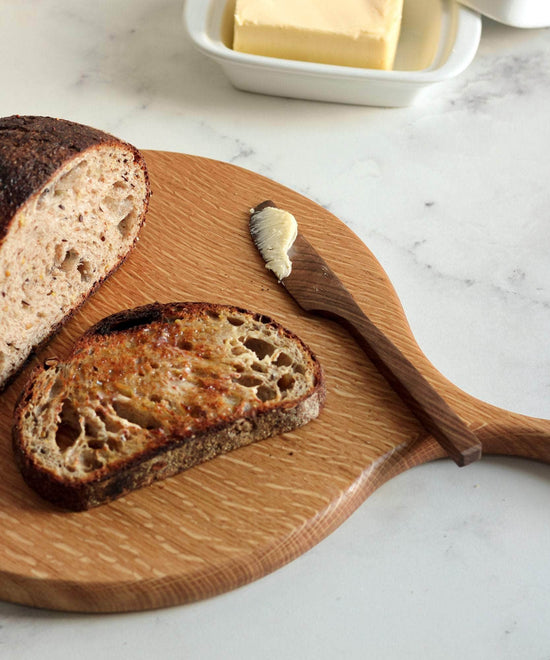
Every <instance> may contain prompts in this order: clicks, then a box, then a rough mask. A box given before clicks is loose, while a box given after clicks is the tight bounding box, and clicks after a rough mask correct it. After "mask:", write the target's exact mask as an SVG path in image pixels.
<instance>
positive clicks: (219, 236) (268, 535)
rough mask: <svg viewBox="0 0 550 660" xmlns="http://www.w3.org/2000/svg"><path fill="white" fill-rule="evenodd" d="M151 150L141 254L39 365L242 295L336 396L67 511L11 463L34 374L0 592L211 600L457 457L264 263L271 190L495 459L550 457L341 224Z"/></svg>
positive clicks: (73, 598)
mask: <svg viewBox="0 0 550 660" xmlns="http://www.w3.org/2000/svg"><path fill="white" fill-rule="evenodd" d="M145 157H146V160H147V163H148V165H149V168H150V173H151V180H152V187H153V197H152V201H151V208H150V212H149V215H148V220H147V224H146V226H145V229H144V231H143V234H142V238H141V240H140V242H139V244H138V246H137V248H136V250H135V251H134V253H133V254H132V256H131V257H130V258H129V260H128V261H127V262H126V264H125V265H124V266H123V267H122V268H121V269H120V270H119V271H118V272H117V273H116V274H115V275H114V276H113V277H112V278H111V279H110V280H109V281H108V282H107V283H106V284H105V285H104V286H103V287H102V288H101V289H100V290H99V291H98V292H97V293H96V294H95V296H94V297H93V298H92V299H90V301H88V303H86V305H85V306H84V307H83V308H82V309H81V310H80V312H79V313H78V314H77V315H76V316H75V317H74V318H73V320H72V321H71V322H70V323H69V324H68V325H67V326H66V327H65V328H64V329H63V330H62V331H61V332H60V333H59V334H58V335H57V337H55V339H54V340H53V341H52V342H50V344H49V345H48V346H47V347H46V348H45V350H43V351H42V353H41V354H40V355H39V356H38V357H37V358H36V359H40V360H42V359H45V358H47V357H49V356H52V355H57V356H63V355H65V354H66V353H67V352H68V351H69V347H70V345H71V344H72V342H73V340H74V339H75V338H76V337H77V336H78V335H79V334H80V333H81V332H83V331H84V330H85V329H86V328H87V327H88V326H89V325H90V324H92V323H94V322H96V321H98V320H99V319H100V318H102V317H104V316H106V315H107V314H110V313H112V312H115V311H118V310H121V309H124V308H129V307H134V306H136V305H140V304H145V303H148V302H152V301H155V300H158V301H160V302H170V301H180V300H187V301H211V302H220V303H230V304H237V305H241V306H243V307H247V308H249V309H252V310H254V311H259V312H263V313H266V314H269V315H271V316H273V317H274V318H275V319H277V320H278V321H280V322H281V323H283V324H284V325H286V326H287V327H289V328H290V329H292V330H293V331H295V332H296V333H298V334H299V335H300V336H301V337H302V339H304V340H305V341H306V342H307V343H308V344H309V345H310V346H311V347H312V348H313V349H314V351H315V352H316V353H317V355H318V357H319V359H320V361H321V362H322V364H323V366H324V369H325V372H326V378H327V391H328V395H327V403H326V407H325V409H324V411H323V413H322V414H321V416H320V418H319V419H318V420H316V421H315V422H313V423H310V424H309V425H307V426H306V427H304V428H302V429H300V430H299V431H296V432H294V433H289V434H285V435H282V436H278V437H275V438H272V439H269V440H266V441H263V442H261V443H257V444H255V445H253V446H250V447H246V448H243V449H240V450H237V451H235V452H233V453H231V454H227V455H225V456H221V457H218V458H216V459H215V460H213V461H211V462H209V463H206V464H204V465H201V466H198V467H195V468H192V469H191V470H189V471H187V472H184V473H182V474H180V475H179V476H177V477H174V478H172V479H169V480H167V481H165V482H162V483H159V484H155V485H153V486H151V487H149V488H146V489H143V490H141V491H137V492H135V493H132V494H130V495H128V496H127V497H125V498H123V499H122V500H119V501H117V502H114V503H112V504H109V505H105V506H103V507H99V508H97V509H93V510H91V511H87V512H83V513H67V512H64V511H61V510H58V509H55V508H54V507H53V506H51V505H50V504H48V503H46V502H43V501H42V500H40V499H39V498H38V496H36V495H35V494H34V493H33V492H32V491H30V490H29V489H28V488H27V487H26V486H25V484H24V483H23V481H22V479H21V477H20V475H19V473H18V472H17V469H16V468H15V465H14V462H13V457H12V451H11V416H12V410H13V405H14V402H15V399H16V397H17V395H18V393H19V392H20V390H21V388H22V384H23V380H24V378H25V376H26V373H27V372H28V370H27V372H25V373H23V374H22V375H21V377H20V378H19V379H18V380H17V381H15V382H14V383H13V384H12V385H11V386H10V387H9V388H8V390H7V391H6V392H5V393H4V394H3V395H2V397H1V403H0V411H1V412H0V452H1V456H0V459H1V462H0V471H1V472H0V476H1V478H0V537H1V538H2V543H1V545H0V598H2V599H4V600H9V601H13V602H17V603H23V604H27V605H33V606H37V607H46V608H52V609H59V610H67V611H81V612H117V611H118V612H120V611H131V610H144V609H153V608H158V607H165V606H169V605H175V604H181V603H185V602H189V601H193V600H196V599H201V598H205V597H208V596H213V595H215V594H219V593H221V592H224V591H227V590H229V589H232V588H235V587H237V586H240V585H242V584H245V583H247V582H249V581H252V580H255V579H257V578H259V577H261V576H263V575H265V574H267V573H269V572H270V571H273V570H275V569H277V568H278V567H280V566H282V565H283V564H285V563H286V562H288V561H290V560H292V559H293V558H295V557H297V556H298V555H300V554H301V553H303V552H305V551H306V550H308V549H309V548H310V547H311V546H313V545H314V544H315V543H317V542H319V541H320V540H321V539H323V538H324V537H326V536H327V535H328V534H330V533H331V532H332V531H333V530H334V529H335V528H336V527H337V526H338V525H339V524H341V523H342V522H343V521H344V520H345V519H346V518H347V517H348V516H349V515H350V514H352V513H353V511H354V510H355V509H356V508H357V507H358V506H359V505H360V504H361V503H362V502H364V500H365V499H366V498H367V497H368V495H369V494H370V493H372V492H373V491H374V490H375V489H376V488H378V487H379V486H380V485H381V484H382V483H384V482H385V481H386V480H387V479H389V478H391V477H392V476H394V475H396V474H398V473H400V472H402V471H403V470H406V469H407V468H409V467H412V466H414V465H418V464H420V463H423V462H426V461H429V460H433V459H436V458H442V457H443V456H444V451H443V450H442V449H441V447H440V446H439V445H438V444H437V443H436V442H435V440H434V439H433V438H431V437H430V436H429V435H428V434H427V433H426V432H425V431H424V430H423V428H422V427H421V426H420V425H419V423H418V422H417V421H416V419H415V418H414V417H413V416H412V414H411V413H410V412H409V410H408V408H407V407H406V406H405V405H404V404H403V403H402V402H401V400H400V399H399V398H398V397H397V395H396V394H395V393H394V392H393V390H392V389H391V388H390V387H389V386H388V384H387V382H386V381H385V380H384V378H382V377H381V376H380V374H379V373H378V372H377V370H376V369H375V368H374V367H373V366H372V364H371V363H370V362H369V360H368V359H367V358H366V357H365V355H364V354H363V353H362V352H361V351H359V350H358V349H357V346H356V344H355V342H354V340H353V339H352V338H351V337H350V336H349V335H348V334H347V333H346V331H345V330H344V329H343V328H341V327H339V326H338V325H337V324H336V323H334V322H332V321H329V320H326V319H321V318H318V317H314V316H311V315H308V314H307V313H305V312H303V311H302V310H300V308H299V307H298V306H297V305H296V303H295V302H294V301H293V300H292V299H291V298H290V296H289V295H288V293H286V292H285V290H284V289H283V287H281V286H279V285H277V283H276V282H275V281H274V280H273V278H272V276H271V274H270V273H269V272H268V271H267V270H266V269H265V267H264V264H263V262H262V259H261V257H260V256H259V254H258V253H257V252H256V250H255V248H254V246H253V244H252V242H251V240H250V236H249V234H248V211H249V209H250V208H251V207H252V206H254V205H255V204H257V203H258V201H259V200H262V199H273V200H274V201H275V202H276V203H277V204H278V205H280V206H282V207H283V208H285V209H287V210H289V211H291V212H293V213H294V214H295V215H296V217H297V218H298V220H299V225H300V230H301V232H302V233H303V234H304V235H305V236H306V237H307V238H308V240H309V241H310V242H311V243H312V244H313V245H314V247H315V248H316V249H317V250H318V251H319V253H320V254H321V255H322V256H323V257H324V258H325V259H326V261H327V262H328V263H329V265H331V267H332V268H333V269H334V271H335V272H336V273H337V275H338V277H339V278H340V279H341V280H342V282H343V283H344V284H345V286H346V287H347V288H348V289H349V290H350V292H351V293H352V294H353V296H354V297H355V299H356V300H357V302H358V303H359V305H360V306H361V308H362V309H364V311H365V312H366V313H367V314H368V316H369V317H370V318H371V319H372V320H373V322H375V323H376V324H377V325H378V326H379V327H380V329H381V330H382V331H383V332H385V333H386V334H387V335H388V336H389V337H390V338H391V339H392V340H393V341H394V342H395V344H396V345H397V346H398V347H399V348H400V349H401V351H403V353H404V354H405V355H406V356H407V357H408V358H409V359H410V360H411V361H412V362H413V363H414V364H415V366H416V367H417V368H418V369H420V370H421V372H422V373H423V374H424V375H425V376H426V377H427V378H428V379H429V381H430V382H431V383H432V385H433V386H434V387H436V388H437V390H438V392H439V393H440V394H441V395H442V396H443V397H444V398H445V399H446V400H447V401H448V402H449V403H450V404H451V405H452V407H453V408H454V409H455V410H456V411H457V412H458V414H459V415H460V416H461V417H462V418H463V419H464V420H466V421H467V423H468V424H469V426H470V428H471V429H472V430H474V431H475V432H476V433H477V434H478V436H479V438H480V439H481V441H482V444H483V451H484V453H485V454H487V453H502V454H510V455H517V456H526V457H531V458H535V459H539V460H542V461H546V462H548V461H550V422H549V421H546V420H539V419H534V418H528V417H525V416H522V415H518V414H513V413H510V412H507V411H504V410H501V409H498V408H495V407H493V406H490V405H488V404H485V403H482V402H480V401H478V400H477V399H474V398H472V397H470V396H469V395H467V394H465V393H464V392H462V391H460V390H459V389H458V388H456V387H455V386H454V385H452V384H451V383H450V382H448V381H447V380H446V379H445V378H444V377H443V376H442V375H441V374H439V372H438V371H437V370H436V369H435V368H434V367H433V365H431V364H430V363H429V362H428V360H427V359H426V358H425V356H424V355H423V354H422V352H421V351H420V349H419V348H418V346H417V344H416V343H415V340H414V338H413V336H412V333H411V331H410V329H409V327H408V324H407V321H406V319H405V316H404V314H403V310H402V308H401V305H400V303H399V300H398V298H397V296H396V294H395V292H394V290H393V288H392V286H391V284H390V283H389V281H388V279H387V277H386V276H385V274H384V272H383V270H382V269H381V267H380V265H379V264H378V262H377V261H376V259H375V258H374V257H373V256H372V254H371V253H370V252H369V251H368V249H367V248H366V247H365V246H364V245H363V243H362V242H361V241H360V240H359V239H358V238H357V237H356V236H355V235H354V234H353V233H352V232H351V231H350V230H349V229H348V228H347V227H346V226H345V225H344V224H343V223H342V222H340V221H339V220H338V219H336V218H335V217H334V216H332V215H331V214H330V213H328V212H327V211H326V210H324V209H322V208H320V207H319V206H317V205H316V204H314V203H313V202H311V201H310V200H308V199H306V198H304V197H302V196H300V195H298V194H297V193H295V192H293V191H291V190H289V189H288V188H285V187H283V186H281V185H279V184H277V183H275V182H273V181H270V180H268V179H266V178H263V177H261V176H259V175H257V174H254V173H252V172H249V171H246V170H243V169H240V168H237V167H235V166H232V165H229V164H225V163H220V162H216V161H212V160H207V159H203V158H198V157H194V156H187V155H182V154H174V153H166V152H151V151H149V152H145ZM427 313H429V310H427ZM435 313H436V310H434V314H435ZM30 366H32V365H30ZM457 469H459V468H457ZM463 469H468V468H463Z"/></svg>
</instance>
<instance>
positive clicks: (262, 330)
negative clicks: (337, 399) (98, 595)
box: [13, 303, 325, 510]
mask: <svg viewBox="0 0 550 660" xmlns="http://www.w3.org/2000/svg"><path fill="white" fill-rule="evenodd" d="M324 398H325V385H324V378H323V373H322V370H321V366H320V364H319V362H318V360H317V359H316V357H315V355H314V354H313V353H312V351H311V350H310V349H309V348H308V347H307V346H306V345H305V344H304V343H303V342H302V341H301V340H300V339H299V338H298V337H297V336H296V335H295V334H293V333H292V332H290V331H289V330H287V329H285V328H283V327H282V326H281V325H280V324H278V323H277V322H275V321H273V320H272V319H270V318H268V317H266V316H264V315H261V314H257V313H253V312H250V311H246V310H243V309H240V308H237V307H232V306H224V305H215V304H207V303H174V304H166V305H162V304H159V303H155V304H151V305H147V306H145V307H139V308H136V309H134V310H129V311H124V312H120V313H118V314H115V315H113V316H110V317H108V318H106V319H104V320H103V321H101V322H100V323H98V324H97V325H95V326H94V327H92V328H91V329H90V330H89V331H88V332H86V333H85V334H84V335H83V336H82V337H81V339H80V340H79V341H78V342H77V343H76V345H75V347H74V349H73V351H72V352H71V354H70V356H69V357H68V358H67V359H65V360H63V361H57V360H48V361H46V362H45V364H44V365H43V366H41V367H38V368H37V369H36V370H35V372H33V374H32V375H31V378H30V380H29V381H28V384H27V386H26V388H25V390H24V391H23V393H22V395H21V397H20V400H19V403H18V405H17V407H16V411H15V423H14V430H13V445H14V453H15V457H16V461H17V464H18V465H19V468H20V470H21V472H22V475H23V477H24V479H25V481H26V482H27V484H28V485H29V486H31V487H32V488H34V489H35V490H36V491H37V492H38V493H39V494H40V495H41V496H42V497H44V498H46V499H48V500H50V501H52V502H54V503H55V504H57V505H59V506H61V507H65V508H69V509H73V510H83V509H88V508H90V507H93V506H96V505H99V504H102V503H105V502H109V501H110V500H113V499H114V498H117V497H120V496H122V495H124V494H126V493H128V492H129V491H131V490H134V489H136V488H140V487H142V486H145V485H148V484H150V483H152V482H153V481H156V480H158V479H164V478H166V477H170V476H172V475H175V474H176V473H178V472H181V471H182V470H185V469H187V468H190V467H192V466H194V465H196V464H198V463H201V462H203V461H206V460H209V459H211V458H213V457H214V456H217V455H218V454H221V453H225V452H228V451H230V450H233V449H236V448H238V447H242V446H244V445H248V444H250V443H252V442H255V441H257V440H262V439H264V438H267V437H269V436H271V435H273V434H278V433H283V432H286V431H290V430H293V429H295V428H297V427H299V426H301V425H303V424H305V423H307V422H309V421H310V420H312V419H314V418H315V417H317V415H318V414H319V412H320V410H321V407H322V404H323V402H324Z"/></svg>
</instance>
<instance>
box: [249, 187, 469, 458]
mask: <svg viewBox="0 0 550 660" xmlns="http://www.w3.org/2000/svg"><path fill="white" fill-rule="evenodd" d="M250 234H251V237H252V240H253V241H254V244H255V245H256V247H257V248H258V250H259V252H260V254H261V255H262V257H263V259H264V261H265V263H266V267H267V268H268V269H270V270H272V271H273V273H274V274H275V275H276V277H277V279H278V280H279V282H280V283H281V284H282V285H283V286H284V287H285V288H286V290H287V291H288V292H289V293H290V295H291V296H292V297H293V298H294V300H295V301H296V302H297V303H298V305H300V307H301V308H302V309H304V310H305V311H307V312H310V313H313V314H318V315H321V316H325V317H328V318H330V319H332V320H334V321H337V322H338V323H340V324H342V325H343V326H344V327H345V328H346V329H347V330H348V331H349V332H350V333H351V334H352V335H353V337H354V338H355V340H356V341H357V343H358V344H359V346H360V347H361V348H362V349H363V350H364V351H365V353H366V354H367V356H368V357H369V358H370V360H371V361H372V363H373V364H374V365H375V366H376V368H377V369H378V370H379V371H380V373H381V374H382V375H383V376H384V377H385V379H386V380H387V381H388V383H389V384H390V385H391V387H392V388H393V389H394V390H395V392H396V393H397V394H398V395H399V396H400V397H401V399H402V400H403V402H404V403H405V404H406V405H407V406H408V407H409V409H410V410H411V411H412V412H413V414H414V415H415V416H416V418H417V419H418V420H419V421H420V423H421V424H422V425H423V426H424V428H425V429H426V430H427V431H428V432H429V433H430V434H431V435H432V436H433V437H434V438H435V439H436V440H437V442H439V444H440V445H441V446H442V447H443V448H444V449H445V451H446V452H447V454H448V455H449V456H450V457H451V458H452V459H453V460H454V461H455V463H456V464H457V465H459V466H465V465H468V464H470V463H473V462H474V461H476V460H477V459H479V458H480V457H481V443H480V441H479V439H478V438H477V437H476V435H475V434H474V433H472V431H471V430H470V429H469V428H468V427H467V425H466V424H465V422H464V421H463V420H462V419H461V418H460V417H459V416H458V415H457V414H456V413H455V412H454V410H452V408H451V407H450V406H449V405H448V404H447V402H446V401H445V400H444V399H443V398H442V397H441V396H440V394H439V393H438V392H437V391H436V390H435V389H434V388H433V387H432V385H431V384H430V383H429V382H428V380H427V379H426V378H425V377H424V376H423V375H422V374H421V373H420V372H419V371H418V369H417V368H416V367H415V366H414V365H413V364H412V363H411V362H410V360H408V358H406V357H405V355H403V353H402V352H401V351H400V350H399V349H398V348H397V346H395V344H394V343H393V342H392V341H391V340H390V339H389V338H388V337H387V336H386V335H385V334H384V333H383V332H382V331H381V330H380V329H379V328H378V327H377V326H376V325H374V323H372V321H371V320H370V319H369V318H368V317H367V316H366V314H365V313H364V312H363V311H362V309H361V308H360V307H359V305H358V304H357V303H356V302H355V300H354V298H353V297H352V295H351V294H350V293H349V291H348V290H347V289H346V288H345V287H344V285H343V284H342V282H341V281H340V280H339V279H338V277H337V276H336V275H335V274H334V273H333V272H332V270H331V269H330V267H329V266H328V265H327V263H326V262H325V261H324V259H323V258H322V257H321V256H320V255H319V254H318V253H317V252H316V251H315V249H314V248H313V247H312V245H311V244H310V243H309V242H308V241H307V240H306V239H305V238H304V236H302V235H301V234H300V233H299V231H298V225H297V222H296V219H295V218H294V216H293V215H292V214H290V213H289V212H287V211H284V210H283V209H280V208H278V207H277V206H276V205H275V204H274V203H273V202H272V201H271V200H268V201H265V202H262V203H261V204H259V205H258V206H256V207H255V208H254V209H251V212H250Z"/></svg>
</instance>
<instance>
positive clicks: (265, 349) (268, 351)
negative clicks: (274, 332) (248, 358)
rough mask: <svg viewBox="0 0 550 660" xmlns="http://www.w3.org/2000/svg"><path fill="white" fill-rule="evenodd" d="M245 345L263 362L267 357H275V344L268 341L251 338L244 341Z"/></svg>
mask: <svg viewBox="0 0 550 660" xmlns="http://www.w3.org/2000/svg"><path fill="white" fill-rule="evenodd" d="M244 345H245V346H246V348H248V350H249V351H252V352H253V353H255V354H256V357H257V358H258V360H263V359H264V358H265V357H267V356H269V355H273V352H274V351H275V346H273V344H270V343H269V342H268V341H265V340H264V339H260V338H259V337H249V338H248V339H246V340H245V341H244Z"/></svg>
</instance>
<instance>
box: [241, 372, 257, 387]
mask: <svg viewBox="0 0 550 660" xmlns="http://www.w3.org/2000/svg"><path fill="white" fill-rule="evenodd" d="M236 382H237V383H239V385H242V386H243V387H256V386H257V385H261V384H262V381H261V380H260V379H259V378H256V377H254V376H250V375H247V376H240V377H239V378H238V379H237V381H236Z"/></svg>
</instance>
